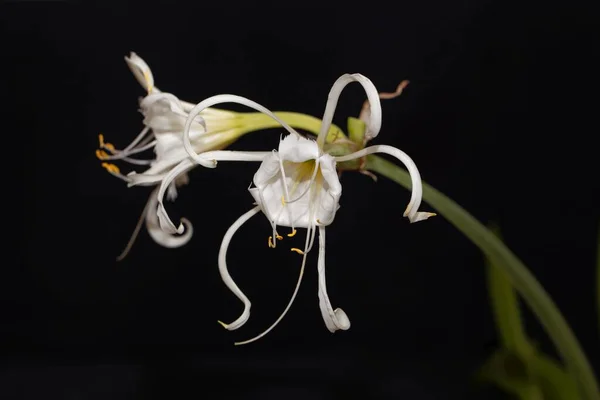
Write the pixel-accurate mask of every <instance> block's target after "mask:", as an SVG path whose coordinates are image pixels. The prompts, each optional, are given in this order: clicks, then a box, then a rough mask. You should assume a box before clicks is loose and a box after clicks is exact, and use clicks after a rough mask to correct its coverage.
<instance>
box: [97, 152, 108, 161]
mask: <svg viewBox="0 0 600 400" xmlns="http://www.w3.org/2000/svg"><path fill="white" fill-rule="evenodd" d="M96 157H98V159H99V160H106V159H107V158H108V154H107V153H106V152H105V151H104V150H96Z"/></svg>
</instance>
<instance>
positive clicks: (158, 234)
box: [117, 175, 194, 261]
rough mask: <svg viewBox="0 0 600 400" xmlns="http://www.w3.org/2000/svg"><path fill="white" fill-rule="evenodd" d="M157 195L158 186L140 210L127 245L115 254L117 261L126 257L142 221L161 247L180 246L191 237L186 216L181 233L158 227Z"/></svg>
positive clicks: (191, 233) (190, 227)
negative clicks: (169, 232)
mask: <svg viewBox="0 0 600 400" xmlns="http://www.w3.org/2000/svg"><path fill="white" fill-rule="evenodd" d="M184 176H185V175H184ZM157 195H158V188H156V189H154V190H153V191H152V194H150V197H149V198H148V201H147V202H146V205H145V206H144V210H143V211H142V215H140V218H139V220H138V222H137V224H136V226H135V229H134V230H133V233H132V234H131V237H130V238H129V241H128V242H127V245H126V246H125V249H124V250H123V251H122V252H121V254H119V256H117V261H122V260H123V259H124V258H125V257H127V255H128V254H129V252H130V251H131V248H132V247H133V244H134V243H135V240H136V239H137V237H138V235H139V233H140V229H141V227H142V222H144V221H145V222H146V229H147V230H148V234H149V235H150V237H151V238H152V239H153V240H154V241H155V242H156V243H158V244H159V245H161V246H163V247H169V248H175V247H181V246H183V245H185V244H187V243H188V242H189V241H190V239H191V238H192V235H193V232H194V230H193V227H192V223H191V222H190V221H189V220H187V219H186V218H182V219H181V220H182V222H183V224H184V225H185V232H184V234H183V235H169V234H168V233H165V232H164V231H163V230H162V229H161V228H160V225H159V222H158V216H157V215H156V210H157V205H158V197H157Z"/></svg>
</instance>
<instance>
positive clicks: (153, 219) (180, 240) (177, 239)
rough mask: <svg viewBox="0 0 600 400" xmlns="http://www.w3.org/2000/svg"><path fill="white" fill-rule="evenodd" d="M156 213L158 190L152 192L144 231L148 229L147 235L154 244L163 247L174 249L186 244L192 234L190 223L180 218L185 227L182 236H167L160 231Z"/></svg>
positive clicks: (192, 229)
mask: <svg viewBox="0 0 600 400" xmlns="http://www.w3.org/2000/svg"><path fill="white" fill-rule="evenodd" d="M157 211H158V188H156V189H155V190H154V191H152V194H151V195H150V200H149V204H148V210H147V212H146V229H148V234H149V235H150V237H151V238H152V239H154V241H155V242H156V243H158V244H159V245H161V246H163V247H168V248H176V247H181V246H183V245H185V244H187V243H188V242H189V241H190V239H191V238H192V236H193V234H194V228H193V227H192V223H191V222H190V221H189V220H188V219H186V218H181V222H182V223H183V225H184V226H185V230H184V232H183V235H173V234H169V233H167V232H165V231H164V230H162V229H161V227H160V223H159V220H158V214H157Z"/></svg>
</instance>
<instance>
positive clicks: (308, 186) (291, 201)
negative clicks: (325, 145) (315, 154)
mask: <svg viewBox="0 0 600 400" xmlns="http://www.w3.org/2000/svg"><path fill="white" fill-rule="evenodd" d="M319 163H320V160H319V159H318V158H317V159H315V168H314V169H313V172H312V175H311V177H310V181H309V182H308V185H307V186H306V188H305V189H304V191H303V192H302V193H301V194H300V195H299V196H298V197H296V198H295V199H293V200H288V204H289V203H295V202H297V201H298V200H300V199H301V198H302V197H304V195H305V194H306V193H307V192H308V191H309V190H310V189H311V188H312V186H313V184H314V183H315V180H316V177H317V173H318V172H319V168H320V165H319ZM288 198H289V197H288Z"/></svg>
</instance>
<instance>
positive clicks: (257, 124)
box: [244, 111, 346, 142]
mask: <svg viewBox="0 0 600 400" xmlns="http://www.w3.org/2000/svg"><path fill="white" fill-rule="evenodd" d="M273 114H275V115H276V116H277V117H279V118H281V119H282V120H283V121H284V122H286V123H287V124H288V125H290V126H291V127H292V128H295V129H302V130H305V131H308V132H310V133H312V134H315V135H318V134H319V130H320V129H321V120H320V119H319V118H315V117H313V116H311V115H307V114H301V113H295V112H287V111H275V112H274V113H273ZM244 118H246V119H247V120H246V121H247V122H246V124H245V126H247V127H248V128H249V131H256V130H261V129H270V128H281V125H280V124H279V122H277V121H275V120H274V119H273V118H271V117H269V116H268V115H265V114H263V113H246V114H245V116H244ZM345 136H346V135H344V132H343V131H342V130H341V129H340V128H339V127H338V126H336V125H334V124H331V127H330V128H329V134H328V136H327V142H332V141H333V140H334V139H335V138H342V137H345Z"/></svg>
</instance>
